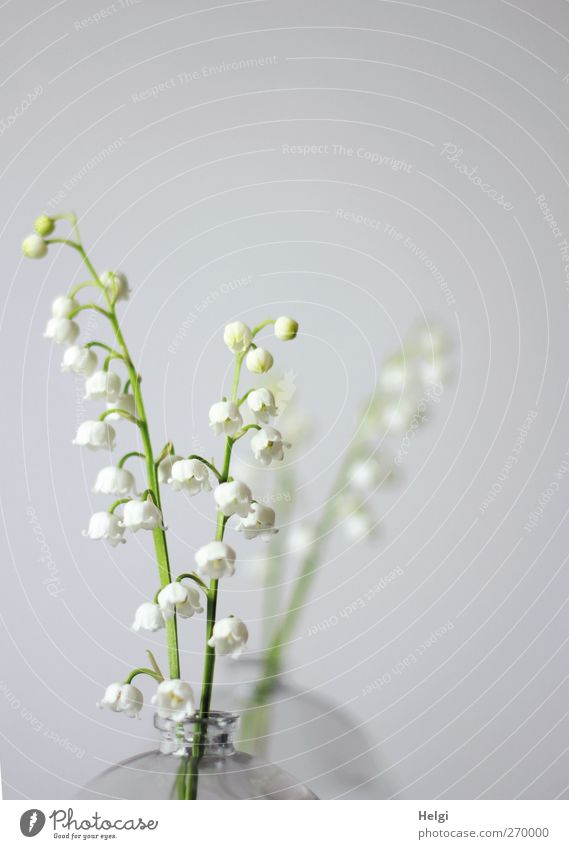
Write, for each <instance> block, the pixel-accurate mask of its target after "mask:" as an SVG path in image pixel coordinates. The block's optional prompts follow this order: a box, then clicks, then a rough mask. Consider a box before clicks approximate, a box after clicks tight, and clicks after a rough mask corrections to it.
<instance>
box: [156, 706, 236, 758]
mask: <svg viewBox="0 0 569 849" xmlns="http://www.w3.org/2000/svg"><path fill="white" fill-rule="evenodd" d="M238 721H239V714H237V713H231V712H229V711H223V710H211V711H209V712H208V713H207V714H206V715H205V716H204V717H203V718H202V717H201V716H200V713H199V711H195V712H194V713H192V714H187V715H186V716H182V717H180V718H176V719H174V718H173V717H164V716H160V714H158V713H156V714H154V727H155V728H157V729H158V731H159V732H160V736H161V741H160V750H161V752H162V753H163V754H170V755H178V756H183V755H188V754H190V753H191V750H192V746H193V745H194V743H195V742H196V740H197V739H199V741H200V746H201V748H202V752H203V754H204V755H215V756H221V755H223V756H227V755H231V754H233V753H234V752H235V747H234V745H233V736H234V734H235V730H236V726H237V722H238ZM198 735H199V736H198Z"/></svg>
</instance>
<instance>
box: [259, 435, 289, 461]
mask: <svg viewBox="0 0 569 849" xmlns="http://www.w3.org/2000/svg"><path fill="white" fill-rule="evenodd" d="M284 448H290V443H289V442H283V438H282V435H281V434H280V432H279V431H278V430H276V429H275V428H274V427H263V428H261V430H258V431H256V433H255V436H254V437H253V438H252V439H251V451H252V452H253V455H254V457H255V459H256V460H259V461H260V462H261V463H262V464H263V465H264V466H268V465H270V463H272V461H273V460H282V459H283V458H284V450H283V449H284Z"/></svg>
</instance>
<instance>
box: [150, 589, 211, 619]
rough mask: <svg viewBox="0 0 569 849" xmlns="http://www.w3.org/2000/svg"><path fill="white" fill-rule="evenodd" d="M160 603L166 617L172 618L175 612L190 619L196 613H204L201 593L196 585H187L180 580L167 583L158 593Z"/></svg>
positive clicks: (183, 617)
mask: <svg viewBox="0 0 569 849" xmlns="http://www.w3.org/2000/svg"><path fill="white" fill-rule="evenodd" d="M158 604H159V606H160V610H161V612H162V616H163V617H164V619H172V618H173V616H174V615H175V614H177V615H178V616H180V617H181V618H182V619H190V618H191V617H192V616H193V615H194V613H202V612H203V607H202V606H201V604H200V594H199V592H198V590H196V589H195V588H194V587H186V586H185V584H182V583H180V581H173V582H172V583H171V584H166V586H165V587H163V588H162V589H161V590H160V592H159V593H158Z"/></svg>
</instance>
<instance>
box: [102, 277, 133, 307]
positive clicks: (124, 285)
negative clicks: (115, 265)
mask: <svg viewBox="0 0 569 849" xmlns="http://www.w3.org/2000/svg"><path fill="white" fill-rule="evenodd" d="M101 283H102V284H103V286H105V288H106V289H107V291H108V293H109V295H110V296H111V298H114V299H115V300H116V301H126V300H128V296H129V295H130V289H129V286H128V280H127V278H126V274H123V273H122V271H103V273H102V274H101Z"/></svg>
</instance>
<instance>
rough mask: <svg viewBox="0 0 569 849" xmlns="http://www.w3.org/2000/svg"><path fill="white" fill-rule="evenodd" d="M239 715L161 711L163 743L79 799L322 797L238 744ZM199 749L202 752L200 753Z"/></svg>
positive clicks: (157, 720) (88, 787)
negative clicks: (177, 717) (182, 715)
mask: <svg viewBox="0 0 569 849" xmlns="http://www.w3.org/2000/svg"><path fill="white" fill-rule="evenodd" d="M238 719H239V717H238V716H237V715H236V714H233V713H224V712H218V711H212V712H211V713H210V714H209V715H208V716H207V718H206V719H205V720H204V721H203V722H201V723H200V722H199V717H198V715H197V714H196V715H194V716H191V717H188V718H187V719H185V720H183V721H181V722H176V721H174V720H172V719H163V718H161V717H159V716H155V718H154V725H155V726H156V728H157V729H158V730H159V731H160V747H159V749H158V750H156V751H153V752H146V753H144V754H142V755H137V756H136V757H133V758H129V759H128V760H126V761H122V763H119V764H117V765H116V766H113V767H111V768H110V769H107V770H105V772H102V773H101V774H100V775H98V776H97V777H96V778H94V779H93V780H92V781H91V782H89V784H87V785H86V787H85V788H84V789H83V790H82V792H81V794H80V795H79V797H78V798H79V799H316V798H317V796H315V795H314V793H313V792H312V791H311V790H309V789H308V787H305V786H304V785H303V784H301V783H299V782H298V781H297V780H296V779H295V778H293V777H292V776H291V775H289V773H288V772H285V771H284V770H283V769H281V768H280V767H278V766H274V765H273V764H269V763H266V762H265V761H264V760H262V759H261V758H259V757H257V756H255V755H251V754H247V753H245V752H240V751H237V750H236V749H235V746H234V736H235V729H236V726H237V723H238ZM197 752H199V754H197Z"/></svg>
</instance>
